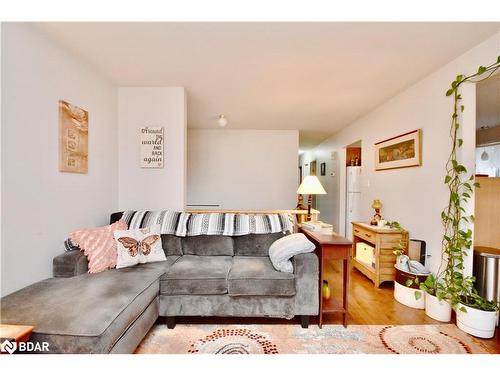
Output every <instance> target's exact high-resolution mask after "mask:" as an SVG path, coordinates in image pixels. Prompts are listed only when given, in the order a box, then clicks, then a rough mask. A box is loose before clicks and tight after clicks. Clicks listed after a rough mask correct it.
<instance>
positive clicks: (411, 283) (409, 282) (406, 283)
mask: <svg viewBox="0 0 500 375" xmlns="http://www.w3.org/2000/svg"><path fill="white" fill-rule="evenodd" d="M405 285H406V286H407V287H410V286H412V285H413V280H412V279H407V280H406V281H405Z"/></svg>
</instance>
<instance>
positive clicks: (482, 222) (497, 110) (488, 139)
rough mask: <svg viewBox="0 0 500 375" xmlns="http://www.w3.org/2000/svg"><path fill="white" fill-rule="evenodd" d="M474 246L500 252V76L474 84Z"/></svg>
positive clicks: (496, 75)
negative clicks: (476, 184)
mask: <svg viewBox="0 0 500 375" xmlns="http://www.w3.org/2000/svg"><path fill="white" fill-rule="evenodd" d="M475 173H476V181H477V182H479V184H480V188H478V189H476V191H475V194H474V197H475V212H474V213H475V223H474V246H475V247H476V246H481V247H488V248H494V249H499V250H500V230H499V225H498V212H500V74H498V73H497V74H495V75H493V76H491V77H490V78H488V79H486V80H484V81H481V82H479V83H478V84H477V85H476V171H475Z"/></svg>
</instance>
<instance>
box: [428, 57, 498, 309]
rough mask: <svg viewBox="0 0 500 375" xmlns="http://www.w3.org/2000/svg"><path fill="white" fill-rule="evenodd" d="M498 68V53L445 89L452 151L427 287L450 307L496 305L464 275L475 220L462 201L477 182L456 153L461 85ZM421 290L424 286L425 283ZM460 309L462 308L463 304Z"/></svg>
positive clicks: (492, 306)
mask: <svg viewBox="0 0 500 375" xmlns="http://www.w3.org/2000/svg"><path fill="white" fill-rule="evenodd" d="M499 68H500V56H498V58H497V61H496V62H495V63H493V64H491V65H488V66H480V67H479V68H478V70H477V72H476V73H474V74H471V75H469V76H464V75H462V74H460V75H458V76H457V77H456V79H455V80H454V81H453V82H452V83H451V87H450V88H449V89H448V91H446V96H453V99H454V104H453V113H452V116H451V126H450V137H451V140H452V146H451V152H450V155H449V157H448V160H447V162H446V176H445V179H444V183H445V184H446V185H447V187H448V190H449V199H448V204H447V206H446V207H445V209H444V210H443V211H442V212H441V220H442V223H443V227H444V234H443V238H442V243H441V246H442V249H441V250H442V251H441V265H440V267H439V269H438V272H437V274H436V277H430V278H429V280H428V281H427V287H429V289H431V290H432V289H433V290H434V293H436V290H440V293H439V294H437V293H436V295H437V296H438V298H440V299H443V298H444V299H447V300H449V301H450V302H451V304H452V306H453V307H456V306H457V304H458V303H462V304H464V305H466V306H470V307H475V308H479V309H481V310H486V311H492V310H493V311H494V310H497V309H498V305H497V304H496V303H493V302H489V301H486V300H485V299H483V298H482V297H480V296H479V295H478V294H477V291H476V290H475V289H474V278H473V277H465V276H464V274H463V270H464V258H465V257H466V256H467V254H468V251H469V250H470V249H471V247H472V231H471V230H470V229H468V228H467V224H468V223H470V222H473V221H474V215H467V214H466V210H465V208H464V204H465V203H467V202H468V201H469V199H470V198H471V196H472V192H473V190H474V188H478V187H480V186H479V183H477V182H475V181H474V173H472V175H470V177H467V176H468V173H467V169H466V168H465V166H463V165H462V164H461V163H460V162H459V160H458V156H457V152H458V150H459V149H460V148H461V147H462V145H463V142H464V141H463V139H462V138H460V131H459V130H460V125H461V124H460V114H461V113H462V112H464V110H465V107H464V106H463V105H462V104H461V101H462V95H461V94H460V87H461V86H462V85H463V84H464V83H466V82H475V83H477V82H480V81H483V80H485V79H487V78H489V77H490V76H491V75H492V74H493V73H495V71H497V70H498V69H499ZM439 282H442V286H441V287H440V288H439V287H437V286H438V285H437V283H439ZM422 289H425V283H424V286H423V288H422ZM461 309H463V310H464V308H463V307H462V308H461Z"/></svg>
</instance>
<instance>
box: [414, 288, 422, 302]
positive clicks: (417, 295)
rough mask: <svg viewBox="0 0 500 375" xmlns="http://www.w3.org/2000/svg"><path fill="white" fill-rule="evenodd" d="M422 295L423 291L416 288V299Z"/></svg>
mask: <svg viewBox="0 0 500 375" xmlns="http://www.w3.org/2000/svg"><path fill="white" fill-rule="evenodd" d="M421 297H422V292H420V291H418V290H416V291H415V299H416V300H419V299H420V298H421Z"/></svg>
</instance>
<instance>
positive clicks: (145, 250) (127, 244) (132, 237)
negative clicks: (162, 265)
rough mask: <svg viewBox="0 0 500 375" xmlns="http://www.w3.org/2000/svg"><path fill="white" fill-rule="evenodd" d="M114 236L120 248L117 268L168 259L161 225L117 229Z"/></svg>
mask: <svg viewBox="0 0 500 375" xmlns="http://www.w3.org/2000/svg"><path fill="white" fill-rule="evenodd" d="M114 237H115V240H116V246H117V249H118V258H117V260H116V268H124V267H130V266H133V265H135V264H138V263H149V262H160V261H163V260H167V258H166V257H165V253H164V252H163V248H162V246H161V236H160V226H159V225H154V226H152V227H150V228H141V229H131V230H115V232H114Z"/></svg>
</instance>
